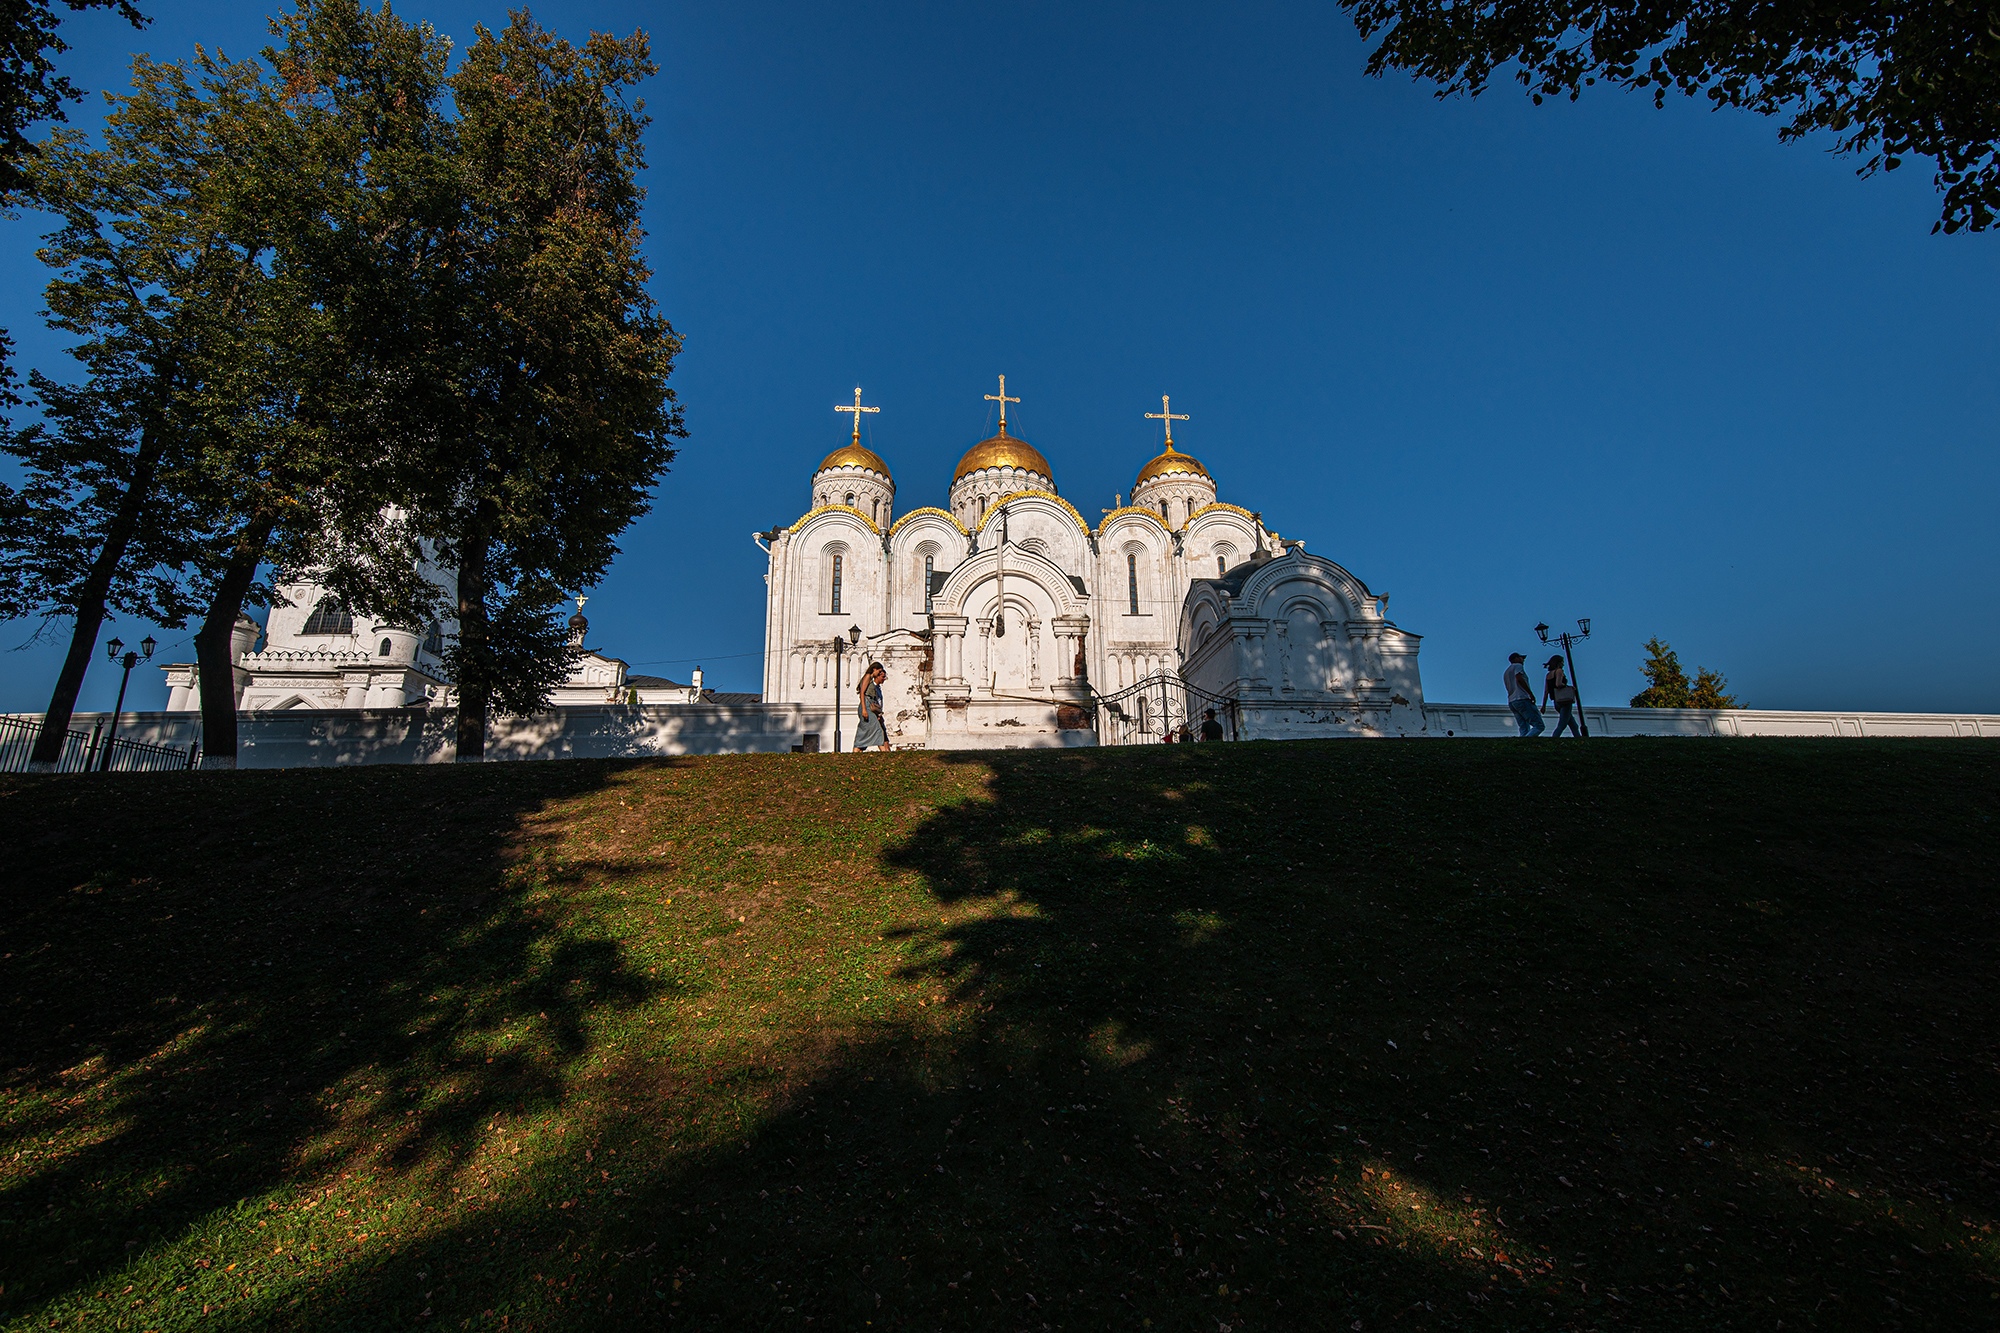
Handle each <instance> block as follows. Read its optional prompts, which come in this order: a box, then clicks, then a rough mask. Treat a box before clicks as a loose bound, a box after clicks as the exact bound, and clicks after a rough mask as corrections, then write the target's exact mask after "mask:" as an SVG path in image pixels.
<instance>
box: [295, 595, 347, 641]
mask: <svg viewBox="0 0 2000 1333" xmlns="http://www.w3.org/2000/svg"><path fill="white" fill-rule="evenodd" d="M299 633H301V634H352V633H354V616H353V615H352V614H351V613H350V612H349V611H348V609H347V608H346V607H344V606H342V605H341V604H340V601H339V599H338V598H335V597H332V596H327V597H322V598H320V599H319V605H318V606H315V607H314V608H313V609H312V614H311V615H309V616H307V617H306V627H305V628H304V629H302V630H300V631H299Z"/></svg>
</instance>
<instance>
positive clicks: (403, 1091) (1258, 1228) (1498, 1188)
mask: <svg viewBox="0 0 2000 1333" xmlns="http://www.w3.org/2000/svg"><path fill="white" fill-rule="evenodd" d="M1996 760H2000V751H1996V750H1995V749H1994V747H1992V746H1990V745H1987V744H1984V743H1981V742H1965V741H1959V742H1937V743H1932V742H1923V741H1897V742H1866V741H1844V742H1782V741H1749V740H1746V741H1733V742H1686V741H1682V742H1674V741H1639V740H1633V741H1615V742H1613V741H1600V742H1595V743H1592V744H1588V745H1574V744H1572V745H1555V744H1550V743H1547V742H1543V743H1539V744H1517V743H1500V742H1494V743H1487V742H1477V741H1463V742H1455V743H1452V744H1437V745H1420V744H1391V743H1379V744H1367V743H1353V742H1348V743H1332V744H1324V745H1322V744H1293V745H1284V746H1272V745H1243V746H1208V747H1171V748H1169V747H1159V748H1149V749H1132V750H1123V751H1101V752H1091V751H1081V752H1069V753H1039V754H1038V753H1008V754H1002V755H992V756H979V757H975V756H965V755H923V754H910V755H893V756H876V755H868V756H806V755H800V756H744V757H724V758H710V759H689V760H678V761H660V762H588V761H581V762H567V763H540V764H505V765H498V764H496V765H489V766H481V767H466V768H430V769H412V768H372V769H364V770H353V771H294V772H263V773H257V772H245V773H238V774H233V775H206V774H186V775H160V776H150V777H146V776H132V777H121V776H108V777H83V778H44V779H28V778H10V779H0V817H4V821H5V827H6V828H7V830H8V844H9V845H8V851H7V853H6V855H5V857H4V859H3V860H0V899H3V900H4V906H5V911H4V914H0V954H3V955H4V958H0V1005H4V1014H0V1033H4V1049H0V1087H3V1088H4V1104H0V1284H3V1285H0V1324H4V1325H5V1326H6V1327H9V1328H24V1329H25V1328H29V1327H34V1328H42V1327H76V1326H80V1327H83V1328H127V1329H135V1330H138V1329H160V1330H165V1329H183V1328H187V1329H192V1328H197V1327H199V1328H203V1329H228V1328H259V1329H289V1328H300V1329H304V1328H312V1329H410V1328H418V1327H424V1326H431V1325H435V1326H437V1327H440V1328H479V1329H498V1328H505V1329H509V1330H527V1329H572V1328H584V1327H621V1326H626V1325H631V1326H635V1327H641V1326H643V1327H649V1328H657V1327H663V1326H672V1327H689V1328H718V1327H731V1328H736V1327H743V1328H772V1329H805V1328H808V1327H817V1328H821V1329H825V1328H840V1329H849V1328H865V1327H874V1328H878V1329H938V1328H953V1329H958V1328H968V1329H985V1328H993V1329H1003V1328H1004V1329H1016V1328H1029V1329H1039V1328H1068V1329H1106V1328H1131V1329H1145V1328H1152V1329H1161V1330H1167V1329H1188V1330H1195V1329H1199V1330H1206V1331H1207V1333H1215V1330H1217V1329H1227V1330H1231V1331H1232V1333H1243V1331H1245V1330H1260V1329H1328V1328H1339V1329H1351V1328H1359V1329H1387V1328H1412V1329H1427V1328H1451V1327H1466V1328H1523V1329H1527V1328H1534V1329H1542V1328H1551V1327H1562V1328H1595V1327H1619V1326H1631V1327H1643V1328H1647V1329H1718V1328H1756V1329H1767V1330H1768V1329H1773V1328H1775V1327H1777V1326H1778V1325H1779V1323H1780V1322H1781V1321H1782V1325H1783V1327H1785V1328H1787V1329H1792V1328H1868V1327H1883V1328H1893V1327H1908V1328H1969V1327H1987V1328H1990V1327H1994V1326H1995V1325H1996V1323H2000V1237H1996V1236H1995V1234H1994V1225H1995V1222H1996V1220H2000V1219H1997V1218H1996V1211H1997V1210H2000V1165H1996V1164H2000V1137H1996V1122H2000V1077H1996V1074H2000V1069H1997V1068H1996V1065H1997V1064H2000V1060H1996V1056H2000V979H1997V978H1996V968H1995V962H1996V959H2000V899H1996V871H1995V865H1996V852H2000V824H1996V820H1995V816H1996V814H2000V780H1996V772H2000V768H1996Z"/></svg>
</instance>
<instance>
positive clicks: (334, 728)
mask: <svg viewBox="0 0 2000 1333" xmlns="http://www.w3.org/2000/svg"><path fill="white" fill-rule="evenodd" d="M15 716H17V717H22V716H27V717H32V716H36V715H32V714H15ZM1583 716H1584V721H1585V724H1586V725H1587V726H1588V727H1589V728H1590V734H1591V735H1592V736H1593V737H1599V736H1607V737H1610V736H1825V737H1846V736H1856V737H1858V736H1986V737H1994V738H2000V715H1995V714H1992V713H1807V712H1787V711H1782V710H1776V709H1750V708H1746V709H1727V710H1719V709H1702V708H1586V709H1584V710H1583ZM108 721H109V717H108V715H106V714H103V713H78V714H76V716H75V718H74V719H73V720H72V721H71V723H70V726H71V728H72V729H73V730H76V731H83V732H88V731H89V730H90V728H91V726H92V725H93V724H94V723H98V722H108ZM1546 721H1547V722H1548V724H1549V725H1550V726H1551V727H1553V726H1554V725H1555V715H1554V714H1553V713H1549V714H1547V715H1546ZM1424 722H1425V734H1426V735H1428V736H1432V737H1436V738H1438V739H1443V738H1445V737H1446V736H1451V737H1454V738H1457V737H1496V736H1515V735H1516V734H1517V729H1516V727H1515V725H1514V715H1513V714H1512V713H1511V712H1509V711H1508V710H1507V709H1506V708H1505V707H1503V706H1502V705H1500V704H1426V705H1425V706H1424ZM453 724H454V723H453V717H452V714H451V713H449V712H447V711H442V710H440V711H436V712H427V711H425V710H424V709H421V708H385V709H302V708H300V709H289V710H287V711H285V712H281V713H255V712H252V713H242V714H239V715H238V721H237V728H238V746H239V750H238V755H237V763H238V766H239V767H242V768H313V767H344V766H348V765H354V764H440V763H450V762H451V759H452V755H453V750H454V747H453V743H452V735H453ZM840 729H841V734H842V746H843V748H846V747H847V746H849V745H852V744H853V740H854V712H853V710H852V709H843V710H842V716H841V725H840ZM118 734H119V735H120V736H123V737H125V738H126V739H128V740H138V741H152V742H154V743H155V744H160V745H171V746H175V747H177V748H181V749H185V748H186V747H187V746H188V745H189V744H191V743H192V742H194V741H196V740H198V739H199V738H200V736H201V715H200V714H199V713H126V714H125V715H124V716H123V717H122V718H121V719H120V720H119V724H118ZM809 734H811V735H816V736H817V737H818V744H819V748H820V749H821V750H822V751H824V750H830V749H832V748H833V710H832V709H830V708H826V707H820V706H815V705H810V704H797V703H783V704H774V703H756V704H667V705H662V704H640V705H612V706H602V707H582V708H559V709H555V710H553V711H551V712H548V713H541V714H537V715H536V716H534V717H499V718H495V719H494V720H493V721H492V722H491V723H490V724H489V725H488V728H487V733H486V735H487V740H486V755H487V758H488V759H489V760H491V761H507V760H520V759H613V758H645V757H648V756H666V755H680V754H752V753H766V754H769V753H784V752H786V751H788V750H790V749H791V748H792V747H793V746H795V745H800V744H803V743H804V741H805V739H806V737H807V736H808V735H809Z"/></svg>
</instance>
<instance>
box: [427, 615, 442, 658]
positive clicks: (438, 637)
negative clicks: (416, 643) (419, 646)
mask: <svg viewBox="0 0 2000 1333" xmlns="http://www.w3.org/2000/svg"><path fill="white" fill-rule="evenodd" d="M424 651H425V652H427V653H429V654H430V655H431V656H432V657H443V656H444V626H443V625H440V624H438V623H437V621H435V620H433V621H432V622H431V624H430V628H429V629H427V630H425V631H424Z"/></svg>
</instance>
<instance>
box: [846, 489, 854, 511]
mask: <svg viewBox="0 0 2000 1333" xmlns="http://www.w3.org/2000/svg"><path fill="white" fill-rule="evenodd" d="M847 507H848V508H849V509H852V508H854V492H853V491H849V492H848V493H847Z"/></svg>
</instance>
